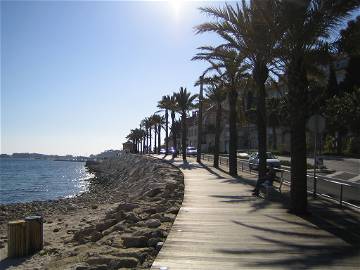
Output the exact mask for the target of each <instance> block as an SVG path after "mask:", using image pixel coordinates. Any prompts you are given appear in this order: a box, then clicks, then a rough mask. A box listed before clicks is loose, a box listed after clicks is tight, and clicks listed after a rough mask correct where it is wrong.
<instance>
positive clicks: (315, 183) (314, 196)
mask: <svg viewBox="0 0 360 270" xmlns="http://www.w3.org/2000/svg"><path fill="white" fill-rule="evenodd" d="M316 187H317V177H316V176H314V190H313V198H316Z"/></svg>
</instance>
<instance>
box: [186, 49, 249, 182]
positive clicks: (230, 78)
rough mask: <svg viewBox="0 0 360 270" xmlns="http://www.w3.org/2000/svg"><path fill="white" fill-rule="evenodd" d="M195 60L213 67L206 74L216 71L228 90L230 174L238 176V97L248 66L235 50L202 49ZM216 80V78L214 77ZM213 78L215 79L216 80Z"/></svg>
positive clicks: (217, 78)
mask: <svg viewBox="0 0 360 270" xmlns="http://www.w3.org/2000/svg"><path fill="white" fill-rule="evenodd" d="M199 49H200V50H201V52H200V53H198V54H197V55H196V56H195V57H193V60H206V61H208V62H209V63H210V64H211V66H210V67H209V68H208V69H207V70H205V72H204V74H206V73H209V72H212V71H215V72H216V73H217V74H216V80H220V81H221V82H222V84H223V86H224V87H225V88H226V89H227V98H228V102H229V110H230V112H229V133H230V141H229V173H230V175H232V176H236V175H237V156H236V150H237V128H236V120H237V112H236V111H237V110H236V103H237V97H238V91H237V90H238V88H239V87H240V86H241V80H242V79H243V78H244V77H246V76H247V75H246V70H247V69H248V66H247V65H246V63H244V62H243V58H242V57H241V56H240V55H239V54H238V53H237V52H236V51H235V50H233V49H226V48H213V47H200V48H199ZM214 78H215V77H214ZM214 78H213V79H214Z"/></svg>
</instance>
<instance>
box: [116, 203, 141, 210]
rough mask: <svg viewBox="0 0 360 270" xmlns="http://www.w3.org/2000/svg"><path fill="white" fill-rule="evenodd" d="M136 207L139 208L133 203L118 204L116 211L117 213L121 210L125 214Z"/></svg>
mask: <svg viewBox="0 0 360 270" xmlns="http://www.w3.org/2000/svg"><path fill="white" fill-rule="evenodd" d="M138 207H139V205H138V204H135V203H122V204H119V205H118V206H117V208H116V209H117V211H119V210H123V211H125V212H128V211H132V210H134V209H135V208H138Z"/></svg>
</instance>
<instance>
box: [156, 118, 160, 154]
mask: <svg viewBox="0 0 360 270" xmlns="http://www.w3.org/2000/svg"><path fill="white" fill-rule="evenodd" d="M160 144H161V125H160V124H159V125H158V149H157V153H158V154H160Z"/></svg>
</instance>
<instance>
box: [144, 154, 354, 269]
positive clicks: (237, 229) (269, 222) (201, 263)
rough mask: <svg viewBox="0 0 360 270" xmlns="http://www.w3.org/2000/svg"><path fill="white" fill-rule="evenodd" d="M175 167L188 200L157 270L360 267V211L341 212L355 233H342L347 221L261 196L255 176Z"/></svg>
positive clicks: (178, 163) (190, 166)
mask: <svg viewBox="0 0 360 270" xmlns="http://www.w3.org/2000/svg"><path fill="white" fill-rule="evenodd" d="M174 164H175V165H176V166H178V167H180V168H181V170H182V172H183V173H184V176H185V197H184V201H183V205H182V207H181V209H180V212H179V214H178V216H177V218H176V220H175V223H174V225H173V227H172V229H171V232H170V234H169V236H168V238H167V240H166V242H165V244H164V246H163V248H162V249H161V251H160V253H159V254H158V257H157V258H156V260H155V262H154V263H153V266H152V268H151V269H163V270H166V269H168V270H176V269H179V270H180V269H182V270H183V269H193V270H197V269H207V270H209V269H219V270H220V269H221V270H223V269H359V266H360V251H359V247H360V245H359V241H358V240H359V239H360V237H359V233H360V225H359V224H360V218H359V213H358V212H351V213H348V212H346V211H347V210H341V211H340V212H341V213H340V218H343V219H346V224H347V226H348V227H349V228H340V229H337V228H336V224H335V223H336V222H337V219H339V216H332V215H331V214H330V218H329V219H327V220H326V221H323V222H320V221H318V220H317V219H316V218H314V217H310V218H305V219H304V218H301V217H298V216H295V215H291V214H289V213H287V210H286V208H285V207H284V206H283V203H282V202H281V201H279V200H276V199H275V201H273V200H271V201H270V200H265V199H263V198H258V197H253V196H252V195H251V190H252V189H253V186H252V184H254V183H255V181H254V180H255V176H254V175H253V176H250V175H243V179H239V178H238V179H234V178H231V177H230V176H229V175H227V174H225V173H223V172H222V171H219V170H216V169H214V168H212V167H207V166H204V165H201V164H197V163H195V162H193V161H192V160H191V161H189V163H188V164H183V163H182V161H180V160H176V161H175V162H174ZM314 209H315V208H314ZM316 209H317V208H316ZM319 209H323V207H322V206H321V205H320V206H319ZM342 211H344V212H342ZM336 214H337V215H338V214H339V211H337V212H336ZM332 218H334V220H333V221H332ZM347 230H354V231H355V233H354V235H351V234H350V235H349V234H347V233H346V231H347ZM344 232H345V233H344ZM357 237H359V238H357Z"/></svg>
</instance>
